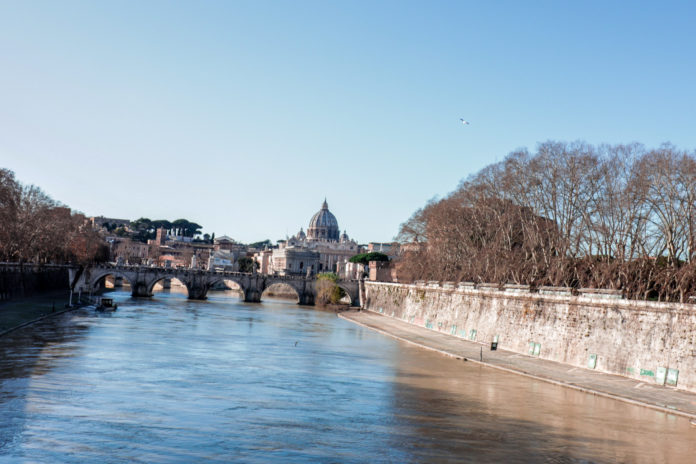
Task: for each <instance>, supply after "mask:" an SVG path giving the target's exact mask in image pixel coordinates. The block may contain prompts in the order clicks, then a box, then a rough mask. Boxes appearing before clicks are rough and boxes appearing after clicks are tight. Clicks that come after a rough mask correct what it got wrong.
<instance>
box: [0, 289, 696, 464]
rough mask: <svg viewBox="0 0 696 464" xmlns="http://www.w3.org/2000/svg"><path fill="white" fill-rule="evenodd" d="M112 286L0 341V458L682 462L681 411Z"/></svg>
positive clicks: (360, 333) (349, 333) (295, 321)
mask: <svg viewBox="0 0 696 464" xmlns="http://www.w3.org/2000/svg"><path fill="white" fill-rule="evenodd" d="M112 295H113V296H114V297H115V299H116V301H117V302H118V304H119V309H118V311H116V312H115V313H110V314H99V313H96V312H94V311H92V310H80V311H77V312H73V313H67V314H65V315H62V316H58V317H56V318H53V319H50V320H46V321H43V322H40V323H38V324H36V325H34V326H32V327H31V328H27V329H21V330H18V331H15V332H13V333H11V334H9V335H7V336H5V337H3V338H1V339H0V462H3V463H4V462H32V463H33V462H40V463H60V462H80V463H82V462H99V463H122V462H124V463H125V462H142V463H158V462H181V463H191V462H250V463H256V462H258V463H265V462H280V463H306V462H326V463H334V462H336V463H363V462H365V463H367V462H369V463H382V462H384V463H387V462H393V463H409V462H424V463H425V462H427V463H436V462H501V463H503V462H525V463H526V462H529V463H537V462H548V463H576V462H578V463H584V462H651V463H669V462H674V463H692V462H696V427H690V425H689V421H688V420H686V419H682V418H679V417H676V416H673V415H669V414H664V413H661V412H657V411H652V410H650V409H647V408H642V407H638V406H632V405H628V404H624V403H621V402H618V401H613V400H609V399H604V398H599V397H596V396H592V395H587V394H584V393H580V392H576V391H573V390H569V389H565V388H562V387H558V386H554V385H550V384H546V383H543V382H539V381H536V380H533V379H528V378H525V377H521V376H516V375H514V374H509V373H505V372H499V371H496V370H493V369H489V368H485V367H481V366H478V365H474V364H471V363H467V362H463V361H459V360H455V359H451V358H447V357H444V356H441V355H439V354H436V353H433V352H429V351H426V350H422V349H419V348H416V347H413V346H410V345H407V344H404V343H402V342H399V341H396V340H393V339H391V338H388V337H385V336H383V335H380V334H377V333H375V332H372V331H370V330H369V329H365V328H362V327H360V326H356V325H354V324H352V323H350V322H348V321H345V320H342V319H340V318H338V317H336V315H335V314H333V313H329V312H322V311H318V310H313V309H310V308H302V307H298V306H296V305H294V304H292V303H288V302H264V303H261V304H245V303H241V302H240V301H239V300H238V298H237V297H236V296H235V295H233V294H230V293H229V292H225V293H212V294H211V295H210V296H209V299H208V300H207V301H205V302H195V301H189V300H187V299H186V298H185V295H182V294H177V293H175V292H174V293H169V292H163V293H157V294H156V295H155V297H153V298H152V299H137V300H136V299H131V298H130V297H129V295H128V294H127V293H125V292H114V293H112Z"/></svg>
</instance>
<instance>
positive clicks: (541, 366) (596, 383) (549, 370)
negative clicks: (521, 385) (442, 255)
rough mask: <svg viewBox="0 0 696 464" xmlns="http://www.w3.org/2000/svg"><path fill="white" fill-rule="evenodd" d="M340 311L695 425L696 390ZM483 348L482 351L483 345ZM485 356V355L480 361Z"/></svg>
mask: <svg viewBox="0 0 696 464" xmlns="http://www.w3.org/2000/svg"><path fill="white" fill-rule="evenodd" d="M339 317H341V318H343V319H346V320H349V321H352V322H354V323H356V324H359V325H362V326H364V327H367V328H370V329H373V330H376V331H377V332H380V333H383V334H385V335H388V336H391V337H394V338H396V339H399V340H402V341H405V342H408V343H411V344H414V345H417V346H420V347H422V348H426V349H429V350H433V351H437V352H439V353H442V354H444V355H447V356H451V357H454V358H457V359H462V360H466V361H471V362H475V363H480V364H482V365H484V366H488V367H492V368H494V369H500V370H503V371H507V372H512V373H515V374H521V375H525V376H527V377H531V378H534V379H537V380H542V381H544V382H550V383H553V384H556V385H561V386H564V387H569V388H573V389H575V390H580V391H583V392H586V393H591V394H594V395H600V396H604V397H607V398H613V399H616V400H620V401H624V402H627V403H632V404H636V405H639V406H645V407H649V408H652V409H657V410H659V411H663V412H665V413H669V414H676V415H679V416H684V417H688V418H690V419H691V422H692V424H694V425H696V393H690V392H686V391H684V390H678V389H675V388H670V387H663V386H659V385H654V384H650V383H646V382H641V381H639V380H634V379H629V378H627V377H622V376H619V375H613V374H606V373H603V372H598V371H594V370H590V369H584V368H581V367H574V366H570V365H567V364H562V363H559V362H555V361H548V360H544V359H539V358H536V357H532V356H527V355H524V354H519V353H514V352H512V351H506V350H503V349H498V350H496V351H491V350H490V345H484V344H482V343H477V342H472V341H468V340H464V339H461V338H458V337H454V336H452V335H448V334H444V333H441V332H437V331H434V330H429V329H426V328H424V327H418V326H415V325H413V324H409V323H406V322H403V321H401V320H398V319H393V318H390V317H387V316H383V315H381V314H378V313H373V312H370V311H347V312H343V313H340V314H339ZM482 349H483V351H482ZM481 358H482V359H483V360H482V361H481Z"/></svg>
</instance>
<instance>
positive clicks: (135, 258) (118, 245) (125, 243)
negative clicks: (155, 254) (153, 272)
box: [107, 237, 149, 264]
mask: <svg viewBox="0 0 696 464" xmlns="http://www.w3.org/2000/svg"><path fill="white" fill-rule="evenodd" d="M107 242H108V243H109V245H110V247H109V248H110V251H111V260H112V261H116V262H123V263H125V264H143V263H145V262H146V261H147V258H148V256H149V247H148V245H147V244H145V243H142V242H136V241H134V240H131V239H129V238H124V237H107Z"/></svg>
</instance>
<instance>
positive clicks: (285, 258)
mask: <svg viewBox="0 0 696 464" xmlns="http://www.w3.org/2000/svg"><path fill="white" fill-rule="evenodd" d="M361 252H362V250H361V248H360V246H359V245H358V243H357V242H356V241H355V240H351V239H350V238H349V237H348V234H346V232H345V231H343V233H342V234H341V233H340V230H339V228H338V221H337V220H336V216H334V215H333V213H332V212H331V211H329V205H328V204H327V203H326V199H324V203H323V204H322V205H321V209H320V210H319V211H317V212H316V214H314V216H312V219H310V220H309V227H308V228H307V233H305V231H304V230H303V229H300V231H299V232H298V233H297V234H295V235H294V236H292V237H289V238H288V239H286V240H281V241H279V242H278V248H274V249H273V250H266V251H265V252H262V253H260V254H259V256H257V262H258V263H259V265H260V271H261V272H262V273H268V274H273V273H276V274H281V275H282V274H315V273H317V272H336V271H337V270H338V268H339V264H341V263H345V262H346V261H348V260H349V259H350V258H351V257H352V256H354V255H356V254H358V253H361Z"/></svg>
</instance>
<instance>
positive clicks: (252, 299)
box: [244, 288, 261, 303]
mask: <svg viewBox="0 0 696 464" xmlns="http://www.w3.org/2000/svg"><path fill="white" fill-rule="evenodd" d="M244 302H245V303H261V292H260V291H258V289H256V288H246V289H244Z"/></svg>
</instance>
